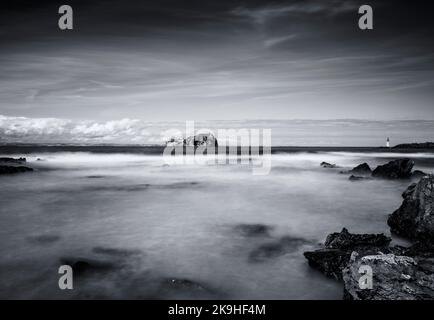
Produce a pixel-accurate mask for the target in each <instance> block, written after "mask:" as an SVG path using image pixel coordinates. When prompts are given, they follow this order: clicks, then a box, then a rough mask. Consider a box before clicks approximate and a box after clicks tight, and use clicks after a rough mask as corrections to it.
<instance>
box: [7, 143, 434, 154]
mask: <svg viewBox="0 0 434 320" xmlns="http://www.w3.org/2000/svg"><path fill="white" fill-rule="evenodd" d="M430 145H432V143H430V144H429V145H427V144H426V143H421V144H408V145H407V144H400V145H397V146H395V147H392V148H386V147H351V146H343V147H341V146H273V147H271V153H272V154H278V153H298V152H313V153H314V152H390V153H414V152H415V151H417V152H434V147H431V146H430ZM426 146H428V147H426ZM164 148H165V146H163V145H145V146H143V145H68V144H59V145H54V144H50V145H44V144H4V145H0V154H32V153H53V152H90V153H132V154H149V155H161V154H162V153H163V151H164ZM238 149H239V150H241V148H238ZM260 149H262V148H260Z"/></svg>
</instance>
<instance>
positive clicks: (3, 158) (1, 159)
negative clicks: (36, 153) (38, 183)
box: [0, 157, 27, 164]
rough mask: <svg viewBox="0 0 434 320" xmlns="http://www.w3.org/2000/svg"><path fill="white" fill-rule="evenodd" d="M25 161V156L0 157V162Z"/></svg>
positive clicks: (18, 162) (17, 162)
mask: <svg viewBox="0 0 434 320" xmlns="http://www.w3.org/2000/svg"><path fill="white" fill-rule="evenodd" d="M26 161H27V159H26V158H18V159H15V158H8V157H0V162H3V163H14V164H21V163H24V162H26Z"/></svg>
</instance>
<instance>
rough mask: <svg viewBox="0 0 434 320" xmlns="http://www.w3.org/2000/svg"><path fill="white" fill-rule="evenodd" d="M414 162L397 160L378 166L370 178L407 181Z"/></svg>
mask: <svg viewBox="0 0 434 320" xmlns="http://www.w3.org/2000/svg"><path fill="white" fill-rule="evenodd" d="M413 166H414V161H413V160H410V159H398V160H394V161H390V162H389V163H386V164H384V165H381V166H378V167H377V168H376V169H375V170H374V171H373V172H372V176H373V177H376V178H383V179H408V178H410V177H411V170H412V169H413Z"/></svg>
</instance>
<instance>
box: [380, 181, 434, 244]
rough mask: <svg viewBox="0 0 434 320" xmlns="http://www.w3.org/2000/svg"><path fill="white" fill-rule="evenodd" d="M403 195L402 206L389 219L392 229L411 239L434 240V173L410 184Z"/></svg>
mask: <svg viewBox="0 0 434 320" xmlns="http://www.w3.org/2000/svg"><path fill="white" fill-rule="evenodd" d="M402 197H403V198H404V201H403V202H402V204H401V207H399V209H398V210H396V211H395V212H394V213H392V214H391V215H390V216H389V218H388V220H387V224H388V225H389V226H390V228H391V231H392V232H393V233H395V234H398V235H400V236H403V237H407V238H409V239H425V240H426V239H429V240H434V175H427V176H424V177H423V178H421V179H420V181H419V182H418V183H417V184H416V183H414V184H412V185H410V186H409V187H408V188H407V190H406V191H405V192H404V193H403V194H402Z"/></svg>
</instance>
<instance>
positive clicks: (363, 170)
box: [348, 162, 372, 176]
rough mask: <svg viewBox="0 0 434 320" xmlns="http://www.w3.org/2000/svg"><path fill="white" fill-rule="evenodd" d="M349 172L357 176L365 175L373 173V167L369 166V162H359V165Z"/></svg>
mask: <svg viewBox="0 0 434 320" xmlns="http://www.w3.org/2000/svg"><path fill="white" fill-rule="evenodd" d="M348 173H350V174H352V175H356V176H363V175H371V174H372V170H371V167H370V166H369V164H367V163H366V162H365V163H362V164H359V165H358V166H357V167H354V168H353V169H351V170H350V171H349V172H348Z"/></svg>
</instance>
